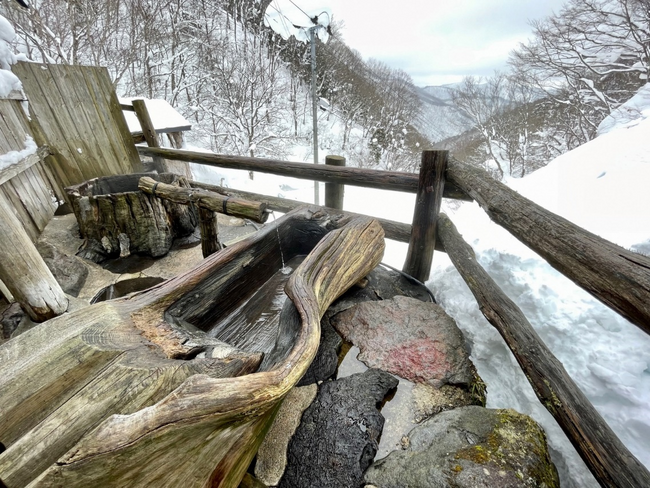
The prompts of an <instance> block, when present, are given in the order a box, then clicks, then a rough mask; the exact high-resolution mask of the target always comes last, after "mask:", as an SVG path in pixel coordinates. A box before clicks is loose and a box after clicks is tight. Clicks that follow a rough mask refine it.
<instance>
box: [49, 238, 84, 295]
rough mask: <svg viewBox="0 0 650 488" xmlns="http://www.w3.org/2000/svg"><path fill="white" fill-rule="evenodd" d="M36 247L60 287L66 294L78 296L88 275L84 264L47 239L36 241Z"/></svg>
mask: <svg viewBox="0 0 650 488" xmlns="http://www.w3.org/2000/svg"><path fill="white" fill-rule="evenodd" d="M36 248H37V249H38V252H39V253H40V254H41V256H43V260H44V261H45V264H47V267H48V268H50V271H51V272H52V274H53V275H54V278H55V279H56V281H57V282H58V283H59V285H61V289H62V290H63V291H64V292H65V293H67V294H68V295H71V296H73V297H76V296H78V295H79V291H80V290H81V288H82V287H83V285H84V283H85V282H86V278H87V277H88V268H87V267H86V265H85V264H84V263H83V262H82V261H81V260H79V259H77V258H76V257H74V256H68V255H67V254H65V253H63V252H61V251H59V250H58V249H57V248H56V247H55V246H54V245H52V244H51V243H49V242H47V241H44V240H40V241H38V242H37V243H36Z"/></svg>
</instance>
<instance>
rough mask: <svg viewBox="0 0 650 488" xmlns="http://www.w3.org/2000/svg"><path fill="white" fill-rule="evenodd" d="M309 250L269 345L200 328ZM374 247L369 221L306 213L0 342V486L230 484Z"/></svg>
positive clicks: (377, 237) (376, 236) (379, 239)
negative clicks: (247, 343)
mask: <svg viewBox="0 0 650 488" xmlns="http://www.w3.org/2000/svg"><path fill="white" fill-rule="evenodd" d="M337 227H341V228H340V229H338V230H334V231H333V232H331V233H329V234H327V232H328V231H329V230H330V229H333V228H334V229H336V228H337ZM326 234H327V235H326ZM323 236H325V237H324V238H323ZM321 239H322V241H321ZM318 241H320V242H318ZM312 249H313V251H312V252H311V253H310V254H309V256H308V257H307V258H306V259H305V261H304V262H303V264H301V265H300V266H299V267H298V268H297V269H296V271H294V273H293V275H292V276H291V277H290V280H289V282H288V284H287V287H286V293H287V295H288V296H289V297H291V300H288V301H287V302H286V303H285V307H284V310H283V313H282V316H281V317H280V321H279V323H280V324H279V328H278V330H277V333H276V335H277V339H275V340H271V341H269V337H268V336H269V334H267V335H266V336H265V337H263V338H262V339H261V341H260V342H263V343H264V344H266V345H268V347H266V346H264V347H263V348H261V350H260V348H258V347H255V346H256V344H255V341H252V345H251V347H249V348H247V349H244V348H237V347H233V346H231V345H228V344H225V343H223V342H222V341H221V340H220V339H219V336H218V335H216V336H215V335H212V334H211V332H210V331H211V330H213V329H215V328H216V326H217V325H218V324H220V321H222V320H224V318H226V317H228V316H230V315H232V313H233V312H235V311H236V310H238V309H239V308H240V307H242V303H243V302H245V300H246V299H247V298H248V297H250V296H251V295H253V294H254V293H255V290H256V289H257V288H259V287H260V286H261V285H262V284H263V283H266V282H267V281H269V278H270V277H271V276H273V274H274V273H275V272H276V271H277V270H280V269H282V268H283V267H284V259H287V260H288V259H291V258H292V257H293V256H295V255H299V254H305V253H307V252H309V251H311V250H312ZM382 254H383V232H382V229H381V227H380V226H379V224H378V223H377V222H376V221H374V220H372V219H369V218H365V219H354V220H350V219H336V218H332V217H331V216H330V215H328V214H327V213H325V212H323V211H322V210H320V209H318V208H312V209H309V208H303V209H300V210H297V211H295V212H292V213H291V214H288V215H285V216H284V217H282V218H281V219H279V220H278V221H276V223H274V224H273V225H270V226H266V227H265V228H264V229H262V230H260V231H259V232H256V233H255V234H253V235H252V236H251V237H249V238H248V239H245V240H243V241H240V242H237V243H235V244H233V245H232V246H230V247H228V248H227V249H224V250H222V251H219V252H217V253H215V254H213V255H211V256H210V257H208V258H207V259H205V260H203V261H202V262H201V264H199V265H198V266H197V267H196V268H194V269H192V270H190V271H188V272H186V273H184V274H182V275H179V276H177V277H175V278H172V279H170V280H168V281H165V282H163V283H161V284H159V285H157V286H154V287H153V288H151V289H149V290H147V291H144V292H139V293H136V294H133V295H130V296H127V297H124V298H120V299H117V300H112V301H107V302H101V303H98V304H96V305H93V306H90V307H87V308H85V309H82V310H80V311H78V312H73V313H70V314H68V315H64V316H61V317H57V318H55V319H53V320H50V321H49V322H48V323H47V324H46V325H44V326H39V327H36V328H34V329H32V330H30V331H28V332H26V333H24V334H22V335H20V336H18V337H16V338H15V339H12V340H11V341H9V342H8V343H5V344H4V345H3V346H1V347H0V391H1V392H2V395H1V396H0V412H2V413H1V417H0V442H1V443H2V444H3V445H4V446H5V447H6V450H5V451H4V452H2V453H0V482H1V483H0V484H2V483H4V484H5V485H6V486H7V487H9V488H13V487H22V486H30V487H54V486H57V487H60V486H79V487H81V486H87V487H94V486H170V487H177V486H206V487H207V486H211V487H213V486H214V487H235V486H237V485H238V484H239V482H240V480H241V479H242V477H243V476H244V474H245V472H246V469H247V467H248V465H249V464H250V462H251V460H252V458H253V456H254V455H255V452H256V450H257V448H258V447H259V444H260V443H261V440H262V438H263V436H264V433H265V432H266V430H267V429H268V428H269V426H270V422H271V421H272V419H273V417H274V415H275V412H276V410H277V408H278V406H279V404H280V402H281V400H282V398H283V397H284V395H285V394H286V393H287V392H288V391H289V390H290V389H291V388H292V387H293V386H294V385H295V384H296V383H297V382H298V380H299V379H300V378H301V377H302V375H303V374H304V373H305V371H306V370H307V368H308V366H309V364H310V362H311V361H312V359H313V357H314V356H315V354H316V351H317V349H318V343H319V337H320V330H319V329H320V316H321V315H322V313H323V312H324V310H325V309H326V308H327V307H328V305H329V303H330V302H331V301H332V300H334V299H335V298H336V297H338V296H339V295H340V294H342V293H343V292H344V291H345V290H346V289H347V288H349V287H350V286H351V285H353V284H354V283H355V282H356V281H358V280H359V279H360V278H362V277H363V276H364V275H365V274H367V273H368V272H369V271H370V270H371V269H373V268H374V267H375V266H376V265H377V264H378V263H379V261H380V260H381V256H382ZM235 315H236V314H235ZM228 332H230V333H232V331H228ZM241 334H244V335H245V334H247V330H246V329H242V330H241ZM262 360H263V364H260V363H261V361H262Z"/></svg>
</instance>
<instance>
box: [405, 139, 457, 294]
mask: <svg viewBox="0 0 650 488" xmlns="http://www.w3.org/2000/svg"><path fill="white" fill-rule="evenodd" d="M448 158H449V151H424V152H422V165H421V166H420V178H419V181H418V193H417V198H416V200H415V210H414V212H413V225H412V226H411V229H412V230H411V238H410V240H409V247H408V252H407V254H406V261H405V262H404V268H403V271H404V272H405V273H407V274H409V275H411V276H413V277H414V278H415V279H417V280H420V281H421V282H422V283H424V282H425V281H427V280H428V279H429V275H430V274H431V263H432V262H433V250H434V249H435V247H436V223H437V221H438V213H440V205H441V204H442V194H443V190H444V187H445V169H446V167H447V160H448Z"/></svg>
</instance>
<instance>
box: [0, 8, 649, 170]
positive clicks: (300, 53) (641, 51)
mask: <svg viewBox="0 0 650 488" xmlns="http://www.w3.org/2000/svg"><path fill="white" fill-rule="evenodd" d="M271 7H273V5H272V3H271V1H270V0H258V1H256V0H212V1H207V0H108V1H105V2H96V1H93V0H34V1H32V2H31V8H30V9H28V10H26V9H23V8H21V7H19V6H18V5H17V4H16V3H15V2H2V3H1V4H0V14H2V15H4V16H5V17H6V18H7V19H8V20H9V21H10V22H11V23H12V25H13V26H14V28H15V30H16V33H17V39H18V41H17V44H16V46H15V48H16V50H17V51H18V52H22V53H24V54H25V55H26V56H27V57H28V58H29V59H32V60H34V61H44V62H52V63H70V64H85V65H95V66H106V67H107V68H108V70H109V73H110V76H111V78H112V80H113V82H114V85H115V88H116V91H117V93H118V95H120V96H125V97H137V96H144V97H148V98H164V99H166V100H167V101H168V102H169V103H171V104H172V105H173V106H174V107H176V108H177V109H178V110H179V111H180V112H181V113H182V114H183V115H184V116H185V117H186V118H187V119H188V120H190V121H191V122H192V123H193V130H192V139H191V140H190V143H191V144H193V145H196V146H200V147H204V148H209V149H211V150H213V151H216V152H219V153H226V154H241V155H250V156H260V157H275V158H287V157H293V158H295V156H296V150H295V148H296V147H302V148H304V149H305V152H304V153H303V156H302V157H303V159H306V160H307V159H308V155H309V147H310V143H311V137H312V124H311V98H310V97H311V94H310V85H309V83H310V58H309V56H310V51H309V45H308V44H307V43H305V42H301V41H298V40H296V38H295V37H291V38H289V39H284V38H283V37H282V36H280V35H279V34H277V33H276V32H274V31H273V30H272V29H271V28H269V27H268V26H267V25H266V24H265V22H264V12H265V11H266V9H267V8H271ZM305 20H306V21H308V20H309V19H305ZM649 25H650V7H649V5H648V2H647V0H569V1H568V2H567V4H566V5H565V7H564V8H563V9H562V10H561V11H560V12H558V13H557V14H556V15H553V16H551V17H549V18H546V19H543V20H539V21H534V22H533V26H534V36H533V38H532V39H531V41H529V42H528V43H527V44H525V45H521V46H520V47H519V48H518V49H516V50H515V51H514V52H513V53H512V55H511V59H510V64H509V69H508V71H507V72H503V73H495V75H494V76H492V77H489V78H486V79H482V78H475V77H468V78H466V79H465V80H463V82H462V83H460V84H458V85H454V86H451V87H448V92H449V98H448V99H447V100H444V101H443V102H441V103H442V105H444V107H445V109H446V110H448V111H451V112H452V113H454V112H455V113H456V114H461V115H462V117H463V118H464V119H465V120H466V121H467V122H466V123H465V125H464V126H463V127H462V129H465V128H467V127H468V126H469V127H471V130H469V131H467V132H465V133H463V134H460V135H455V136H454V137H452V138H449V139H446V140H444V141H438V140H431V139H432V137H431V136H429V139H428V138H427V135H426V134H431V131H430V130H427V127H425V124H424V123H423V120H425V119H427V111H431V110H439V107H437V108H432V106H431V104H428V103H426V96H423V91H422V90H421V89H418V88H416V87H415V86H414V85H413V83H412V80H411V78H410V77H409V75H408V74H407V73H405V72H403V71H401V70H398V69H394V68H391V67H389V66H387V65H386V64H384V63H382V62H380V61H377V60H373V59H370V60H364V59H363V58H362V57H361V56H360V55H359V53H358V52H356V51H354V50H353V49H351V48H350V47H349V46H347V44H346V43H345V40H344V36H343V34H342V33H341V32H340V30H339V29H338V28H337V25H336V24H333V25H329V26H327V28H328V32H329V34H330V35H328V36H327V39H326V41H325V42H323V41H322V40H318V41H317V44H318V45H317V63H316V65H317V92H318V96H319V97H320V99H321V100H322V104H321V108H322V109H321V110H320V111H319V133H320V135H319V136H320V147H321V150H322V151H324V152H327V153H330V154H340V155H344V156H346V157H347V158H348V164H350V165H354V166H362V167H375V168H382V169H391V170H406V171H413V170H416V169H417V167H418V164H419V152H420V151H421V150H422V149H423V148H426V147H431V146H432V145H433V144H438V145H439V146H442V147H447V148H450V149H451V150H452V151H453V153H454V154H455V155H456V156H457V157H459V158H461V159H465V160H468V161H470V162H472V163H475V164H479V165H482V166H485V167H486V168H487V169H489V170H490V171H492V173H493V174H495V175H496V176H499V177H503V176H510V175H511V176H523V175H525V174H526V173H529V172H531V171H534V170H535V169H537V168H539V167H541V166H543V165H545V164H546V163H547V162H549V161H550V160H552V159H553V158H554V157H556V156H557V155H559V154H562V153H563V152H566V151H568V150H570V149H573V148H574V147H577V146H578V145H580V144H582V143H584V142H586V141H588V140H590V139H592V138H594V137H595V136H596V135H597V129H598V125H599V123H600V122H601V121H602V120H603V119H604V118H605V117H606V116H607V115H608V114H609V113H611V112H612V110H614V109H616V108H617V107H618V106H619V105H620V104H621V103H623V102H624V101H626V100H627V99H629V98H630V97H631V96H632V95H633V94H634V93H635V92H636V90H638V88H639V87H641V86H643V85H644V84H645V83H646V79H647V72H648V66H649V62H648V60H649V52H648V50H649V49H650V44H649V41H648V39H650V27H649ZM437 114H438V112H434V113H433V114H429V116H428V119H429V120H434V123H440V124H445V123H448V118H445V117H440V116H438V115H437ZM436 121H437V122H436ZM429 123H430V122H429ZM462 129H459V132H460V131H461V130H462ZM452 132H453V131H452ZM447 133H449V131H447Z"/></svg>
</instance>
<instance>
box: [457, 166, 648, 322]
mask: <svg viewBox="0 0 650 488" xmlns="http://www.w3.org/2000/svg"><path fill="white" fill-rule="evenodd" d="M447 178H448V179H449V180H452V181H453V182H454V183H455V184H456V185H457V186H458V187H459V188H460V189H461V190H463V191H464V192H465V193H467V194H468V195H469V196H471V197H472V198H473V199H475V200H476V201H477V202H478V203H479V205H480V206H481V207H482V208H483V210H485V211H486V212H487V214H488V215H489V216H490V218H491V219H492V220H493V221H495V222H496V223H497V224H499V225H501V226H502V227H504V228H505V229H506V230H508V231H509V232H510V233H511V234H512V235H514V236H515V237H516V238H517V239H519V240H520V241H521V242H523V243H524V244H526V245H527V246H528V247H530V248H531V249H532V250H533V251H535V252H537V253H538V254H539V255H540V256H542V257H543V258H544V259H546V261H548V263H549V264H550V265H551V266H553V267H554V268H555V269H557V270H558V271H559V272H560V273H562V274H563V275H565V276H566V277H568V278H569V279H570V280H572V281H573V282H574V283H576V284H577V285H578V286H580V287H581V288H582V289H584V290H586V291H587V292H589V293H591V294H592V295H593V296H594V297H596V298H597V299H598V300H600V301H601V302H603V303H604V304H605V305H607V306H608V307H610V308H611V309H613V310H615V311H616V312H618V313H619V314H621V315H622V316H623V317H625V318H626V319H628V320H629V321H630V322H632V323H633V324H634V325H636V326H637V327H639V328H640V329H641V330H643V331H645V332H646V333H648V334H650V258H648V257H647V256H644V255H642V254H637V253H635V252H632V251H628V250H627V249H624V248H622V247H620V246H617V245H616V244H613V243H611V242H609V241H606V240H605V239H603V238H601V237H598V236H597V235H594V234H592V233H591V232H588V231H586V230H584V229H582V228H580V227H578V226H577V225H575V224H572V223H571V222H569V221H568V220H566V219H564V218H562V217H560V216H558V215H555V214H554V213H552V212H549V211H548V210H546V209H544V208H542V207H540V206H539V205H537V204H535V203H533V202H531V201H530V200H528V199H526V198H524V197H522V196H521V195H519V193H517V192H516V191H513V190H511V189H510V188H508V187H507V186H506V185H504V184H503V183H500V182H498V181H496V180H494V179H493V178H491V177H490V176H489V175H488V174H487V173H486V172H485V171H483V170H481V169H479V168H475V167H473V166H470V165H469V164H466V163H461V162H460V161H456V160H453V161H450V163H449V166H448V168H447Z"/></svg>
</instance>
